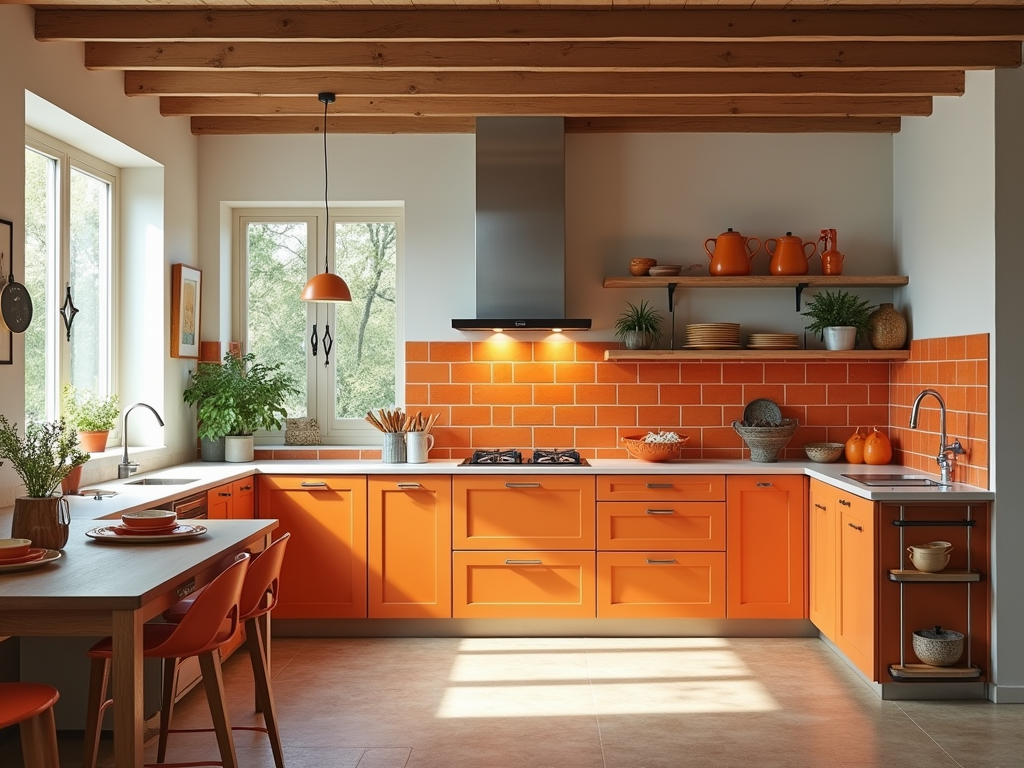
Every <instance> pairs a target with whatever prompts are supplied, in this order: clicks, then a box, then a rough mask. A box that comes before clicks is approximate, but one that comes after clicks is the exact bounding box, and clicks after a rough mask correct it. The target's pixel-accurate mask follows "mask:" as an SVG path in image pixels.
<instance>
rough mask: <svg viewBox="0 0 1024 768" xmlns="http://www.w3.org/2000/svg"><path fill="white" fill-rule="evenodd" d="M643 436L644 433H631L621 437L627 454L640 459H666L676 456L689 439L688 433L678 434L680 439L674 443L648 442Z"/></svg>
mask: <svg viewBox="0 0 1024 768" xmlns="http://www.w3.org/2000/svg"><path fill="white" fill-rule="evenodd" d="M644 437H645V435H633V436H631V437H624V438H622V443H623V445H625V446H626V451H627V452H628V453H629V455H630V456H632V457H633V458H634V459H640V460H641V461H668V460H669V459H674V458H677V457H678V456H679V449H680V448H682V447H683V446H684V445H686V441H687V440H689V439H690V437H689V435H680V436H679V437H680V439H679V440H677V441H676V442H674V443H649V442H647V441H646V440H644Z"/></svg>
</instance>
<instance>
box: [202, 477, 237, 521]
mask: <svg viewBox="0 0 1024 768" xmlns="http://www.w3.org/2000/svg"><path fill="white" fill-rule="evenodd" d="M206 516H207V517H208V518H210V519H211V520H227V519H229V518H230V517H231V483H225V484H224V485H218V486H217V487H216V488H211V489H210V490H208V491H207V492H206Z"/></svg>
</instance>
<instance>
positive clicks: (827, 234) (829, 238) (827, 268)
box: [818, 229, 844, 275]
mask: <svg viewBox="0 0 1024 768" xmlns="http://www.w3.org/2000/svg"><path fill="white" fill-rule="evenodd" d="M818 241H819V242H820V243H822V246H821V274H823V275H841V274H843V258H844V256H843V254H841V253H840V252H839V244H838V243H837V242H836V231H835V230H834V229H823V230H821V237H819V238H818Z"/></svg>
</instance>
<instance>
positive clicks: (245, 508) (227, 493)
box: [206, 477, 256, 520]
mask: <svg viewBox="0 0 1024 768" xmlns="http://www.w3.org/2000/svg"><path fill="white" fill-rule="evenodd" d="M254 486H255V482H254V480H253V478H252V477H245V478H242V479H241V480H235V481H234V482H232V483H225V484H224V485H219V486H217V487H216V488H211V489H210V490H208V491H207V492H206V506H207V516H208V517H209V518H210V519H211V520H252V519H253V517H254V516H255V514H256V509H255V504H254V493H253V488H254Z"/></svg>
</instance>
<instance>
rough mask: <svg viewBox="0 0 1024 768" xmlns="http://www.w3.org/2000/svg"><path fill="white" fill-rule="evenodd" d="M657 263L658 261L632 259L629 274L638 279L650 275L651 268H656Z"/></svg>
mask: <svg viewBox="0 0 1024 768" xmlns="http://www.w3.org/2000/svg"><path fill="white" fill-rule="evenodd" d="M657 263H658V260H657V259H630V261H629V273H630V274H631V275H635V276H636V277H642V276H643V275H646V274H649V272H648V270H650V268H651V267H653V266H656V265H657Z"/></svg>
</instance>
